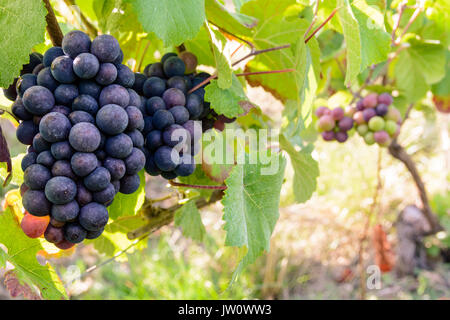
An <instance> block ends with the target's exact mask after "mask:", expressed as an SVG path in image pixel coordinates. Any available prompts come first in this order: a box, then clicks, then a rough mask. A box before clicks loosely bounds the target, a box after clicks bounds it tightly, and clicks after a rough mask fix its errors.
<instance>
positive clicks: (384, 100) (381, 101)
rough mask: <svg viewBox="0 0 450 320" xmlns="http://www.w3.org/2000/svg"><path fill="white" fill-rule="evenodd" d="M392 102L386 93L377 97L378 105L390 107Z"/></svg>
mask: <svg viewBox="0 0 450 320" xmlns="http://www.w3.org/2000/svg"><path fill="white" fill-rule="evenodd" d="M392 102H393V99H392V96H391V95H390V94H389V93H387V92H385V93H382V94H380V95H379V96H378V103H379V104H385V105H387V106H390V105H391V104H392Z"/></svg>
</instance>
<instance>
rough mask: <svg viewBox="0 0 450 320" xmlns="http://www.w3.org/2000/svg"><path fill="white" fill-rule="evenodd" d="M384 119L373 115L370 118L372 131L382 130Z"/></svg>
mask: <svg viewBox="0 0 450 320" xmlns="http://www.w3.org/2000/svg"><path fill="white" fill-rule="evenodd" d="M384 125H385V123H384V120H383V118H382V117H378V116H376V117H373V118H372V119H370V120H369V129H370V130H372V131H380V130H383V129H384Z"/></svg>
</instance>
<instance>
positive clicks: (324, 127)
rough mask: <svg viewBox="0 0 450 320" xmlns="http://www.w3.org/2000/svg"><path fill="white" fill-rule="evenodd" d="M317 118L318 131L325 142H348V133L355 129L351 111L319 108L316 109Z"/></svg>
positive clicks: (338, 108)
mask: <svg viewBox="0 0 450 320" xmlns="http://www.w3.org/2000/svg"><path fill="white" fill-rule="evenodd" d="M316 116H317V117H318V118H319V121H318V122H317V129H318V130H319V132H321V134H322V138H323V139H324V140H325V141H333V140H336V141H338V142H340V143H343V142H345V141H347V139H348V131H350V130H351V129H352V128H353V119H352V115H351V109H349V108H347V109H346V110H344V109H342V108H340V107H337V108H334V109H329V108H327V107H319V108H317V109H316Z"/></svg>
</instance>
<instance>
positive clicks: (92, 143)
mask: <svg viewBox="0 0 450 320" xmlns="http://www.w3.org/2000/svg"><path fill="white" fill-rule="evenodd" d="M100 141H101V136H100V131H98V129H97V127H96V126H95V125H93V124H92V123H88V122H80V123H77V124H76V125H74V126H73V127H72V129H71V130H70V133H69V142H70V145H71V146H72V148H74V149H75V150H77V151H80V152H93V151H95V150H96V149H97V148H98V147H99V145H100Z"/></svg>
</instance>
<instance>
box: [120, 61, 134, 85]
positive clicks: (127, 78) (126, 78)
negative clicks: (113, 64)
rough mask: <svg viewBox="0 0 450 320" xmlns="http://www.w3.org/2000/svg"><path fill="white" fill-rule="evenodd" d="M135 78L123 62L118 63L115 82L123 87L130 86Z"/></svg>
mask: <svg viewBox="0 0 450 320" xmlns="http://www.w3.org/2000/svg"><path fill="white" fill-rule="evenodd" d="M134 81H135V78H134V73H133V71H131V69H130V68H128V67H127V66H126V65H124V64H119V65H118V66H117V78H116V83H117V84H119V85H121V86H123V87H125V88H132V87H133V84H134Z"/></svg>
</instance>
